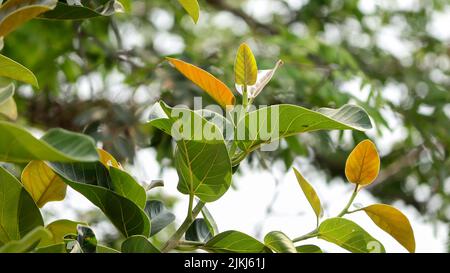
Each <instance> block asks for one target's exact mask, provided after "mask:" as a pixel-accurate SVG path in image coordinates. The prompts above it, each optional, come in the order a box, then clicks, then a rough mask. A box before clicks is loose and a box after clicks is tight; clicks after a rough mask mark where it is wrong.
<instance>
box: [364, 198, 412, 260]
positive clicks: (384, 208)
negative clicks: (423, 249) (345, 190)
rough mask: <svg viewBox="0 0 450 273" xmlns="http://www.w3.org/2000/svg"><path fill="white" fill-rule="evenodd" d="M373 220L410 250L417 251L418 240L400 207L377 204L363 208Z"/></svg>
mask: <svg viewBox="0 0 450 273" xmlns="http://www.w3.org/2000/svg"><path fill="white" fill-rule="evenodd" d="M362 210H364V211H365V212H366V213H367V215H368V216H369V217H370V218H371V219H372V221H373V222H374V223H375V224H376V225H377V226H379V227H380V228H381V229H382V230H384V231H386V232H387V233H389V234H390V235H391V236H392V237H393V238H394V239H395V240H397V242H399V243H400V244H401V245H402V246H404V247H405V248H406V249H407V250H408V251H409V252H415V250H416V241H415V239H414V232H413V229H412V227H411V224H410V222H409V220H408V218H407V217H406V216H405V215H404V214H403V213H402V212H401V211H399V210H398V209H396V208H394V207H392V206H389V205H384V204H375V205H371V206H368V207H365V208H363V209H362Z"/></svg>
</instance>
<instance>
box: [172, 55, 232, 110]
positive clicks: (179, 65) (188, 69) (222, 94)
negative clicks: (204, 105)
mask: <svg viewBox="0 0 450 273" xmlns="http://www.w3.org/2000/svg"><path fill="white" fill-rule="evenodd" d="M167 60H168V61H169V62H170V63H171V64H172V65H173V66H174V67H175V68H176V69H177V70H178V71H180V72H181V74H183V75H184V76H185V77H186V78H188V79H189V80H191V81H192V82H193V83H195V84H196V85H197V86H199V87H200V88H201V89H203V90H204V91H205V92H206V93H208V94H209V95H210V96H211V97H212V98H213V99H214V100H215V101H216V102H217V103H219V104H220V105H221V106H222V107H224V108H226V107H227V106H229V105H234V102H235V98H234V95H233V93H232V92H231V90H230V89H229V88H228V87H227V86H226V85H225V84H224V83H223V82H221V81H220V80H219V79H217V78H216V77H214V76H213V75H211V74H210V73H208V72H206V71H205V70H203V69H201V68H198V67H196V66H194V65H192V64H189V63H186V62H183V61H181V60H177V59H173V58H167Z"/></svg>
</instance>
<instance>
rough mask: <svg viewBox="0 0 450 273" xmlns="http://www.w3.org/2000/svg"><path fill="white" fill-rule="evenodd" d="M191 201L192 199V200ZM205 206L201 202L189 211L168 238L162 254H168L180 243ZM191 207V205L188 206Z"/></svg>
mask: <svg viewBox="0 0 450 273" xmlns="http://www.w3.org/2000/svg"><path fill="white" fill-rule="evenodd" d="M192 200H193V198H192ZM189 203H191V200H189ZM204 206H205V203H204V202H203V201H198V203H197V205H196V206H195V208H194V209H193V210H191V209H189V212H188V215H187V216H186V219H184V221H183V223H182V224H181V226H180V227H179V228H178V229H177V231H175V233H174V234H173V235H172V237H170V239H169V240H168V241H167V243H166V244H165V246H164V247H163V249H162V252H169V251H171V250H172V249H174V248H175V247H177V246H178V244H179V243H180V239H181V238H182V237H183V235H184V234H185V233H186V231H187V230H188V228H189V227H190V225H191V224H192V223H193V222H194V220H195V218H196V217H197V215H198V214H199V213H200V211H202V209H203V207H204ZM190 207H192V205H191V206H190Z"/></svg>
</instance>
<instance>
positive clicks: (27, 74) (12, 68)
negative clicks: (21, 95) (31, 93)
mask: <svg viewBox="0 0 450 273" xmlns="http://www.w3.org/2000/svg"><path fill="white" fill-rule="evenodd" d="M0 77H6V78H9V79H12V80H16V81H21V82H24V83H28V84H31V85H33V86H35V87H39V85H38V81H37V79H36V76H35V75H34V74H33V72H31V71H30V70H29V69H28V68H26V67H25V66H23V65H21V64H19V63H18V62H16V61H14V60H11V59H10V58H8V57H6V56H3V55H1V54H0ZM8 88H11V87H9V86H8ZM12 90H13V91H14V86H13V87H12ZM0 93H2V91H0ZM13 93H14V92H13ZM11 96H12V95H11ZM1 102H2V101H1V99H0V104H1Z"/></svg>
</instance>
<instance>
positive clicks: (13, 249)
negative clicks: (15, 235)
mask: <svg viewBox="0 0 450 273" xmlns="http://www.w3.org/2000/svg"><path fill="white" fill-rule="evenodd" d="M51 236H52V234H51V233H50V232H49V231H48V230H46V229H45V228H44V227H36V228H34V229H33V230H32V231H30V232H29V233H27V234H26V235H25V236H24V237H23V238H22V239H20V240H14V241H10V242H8V243H6V244H5V245H3V246H2V247H0V253H26V252H30V251H32V250H33V249H35V248H36V246H37V245H38V244H39V242H40V241H42V240H48V238H51Z"/></svg>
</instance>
